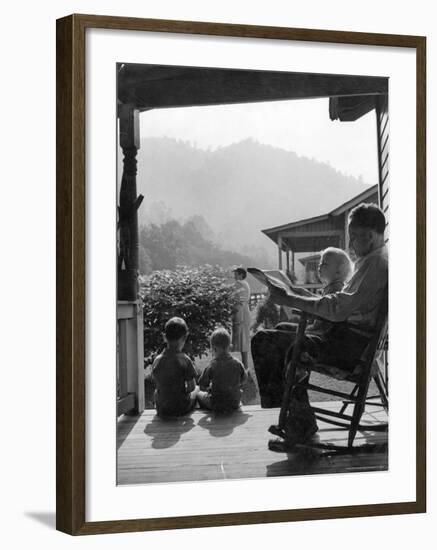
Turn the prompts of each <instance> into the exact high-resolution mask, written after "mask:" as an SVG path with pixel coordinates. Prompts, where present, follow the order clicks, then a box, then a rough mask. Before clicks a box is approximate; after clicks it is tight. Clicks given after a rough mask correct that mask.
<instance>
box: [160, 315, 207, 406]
mask: <svg viewBox="0 0 437 550" xmlns="http://www.w3.org/2000/svg"><path fill="white" fill-rule="evenodd" d="M187 336H188V327H187V324H186V323H185V321H184V320H183V319H181V318H180V317H172V318H171V319H170V320H169V321H167V323H166V324H165V328H164V340H165V342H166V345H167V347H166V349H165V350H164V351H163V352H162V353H161V354H160V355H158V357H157V358H156V359H155V361H154V363H153V366H152V378H153V380H154V382H155V384H156V391H155V405H156V412H157V413H158V416H181V415H184V414H186V413H188V412H189V411H191V410H192V409H193V408H194V406H195V404H196V395H197V390H198V388H197V386H196V376H197V372H196V370H195V368H194V366H193V363H192V361H191V359H190V358H189V357H188V355H186V354H185V353H183V351H182V349H183V347H184V345H185V341H186V339H187Z"/></svg>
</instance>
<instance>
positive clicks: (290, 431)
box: [252, 204, 388, 450]
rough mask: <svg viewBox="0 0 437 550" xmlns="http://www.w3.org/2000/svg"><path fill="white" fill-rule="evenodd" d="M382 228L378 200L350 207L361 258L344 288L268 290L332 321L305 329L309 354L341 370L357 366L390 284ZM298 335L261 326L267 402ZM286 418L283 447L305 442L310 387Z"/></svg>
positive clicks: (255, 350)
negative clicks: (302, 292) (318, 292)
mask: <svg viewBox="0 0 437 550" xmlns="http://www.w3.org/2000/svg"><path fill="white" fill-rule="evenodd" d="M384 229H385V217H384V214H383V212H382V211H381V210H380V208H378V207H377V206H376V205H374V204H360V205H359V206H357V207H356V208H354V209H353V210H352V211H351V212H350V214H349V220H348V233H349V245H350V248H351V249H352V250H353V251H354V252H355V255H356V257H357V260H356V262H355V266H354V273H353V275H352V277H351V279H350V280H349V282H348V283H347V284H346V285H345V287H344V288H343V290H341V291H338V292H333V293H332V294H326V295H324V296H299V295H297V294H295V293H294V292H292V291H285V290H281V289H278V288H273V287H272V288H271V289H270V292H271V298H272V300H273V301H274V302H275V303H277V304H280V305H286V306H289V307H294V308H296V309H300V310H302V311H305V312H307V313H309V314H313V315H317V316H318V317H321V318H323V319H326V320H327V321H331V324H330V325H329V328H328V330H327V331H326V332H324V333H320V334H312V333H310V332H308V333H307V334H306V336H305V343H304V351H305V352H306V353H305V355H306V356H309V357H311V358H314V359H315V360H316V361H317V362H322V363H325V364H328V365H329V364H333V365H336V366H339V367H341V368H343V369H348V370H353V369H354V368H355V365H356V362H357V361H358V360H359V358H360V356H361V354H362V353H363V351H364V349H365V347H366V345H367V343H368V342H369V338H370V336H371V335H372V331H373V327H374V325H375V322H376V316H377V313H378V308H379V304H380V303H381V298H382V296H383V292H384V289H385V288H386V285H387V280H388V257H387V250H386V248H385V246H384ZM294 338H295V334H294V333H293V332H291V331H290V332H287V331H275V330H273V331H260V332H258V333H257V334H256V335H255V336H254V338H253V340H252V356H253V361H254V364H255V371H256V373H257V376H258V382H259V386H260V392H261V404H262V405H263V406H280V402H281V398H282V392H283V373H282V370H283V367H284V362H285V354H286V351H287V349H288V348H289V346H290V345H291V344H292V343H293V341H294ZM278 390H280V391H279V392H278ZM273 391H276V392H277V394H273ZM263 394H264V395H263ZM288 419H289V420H288V426H287V427H286V430H285V431H286V442H285V444H284V445H282V446H283V447H284V449H281V450H286V449H287V448H291V447H292V446H293V445H294V444H296V443H299V442H304V441H305V440H306V439H307V438H309V437H311V435H313V434H314V433H315V431H317V424H316V421H315V418H314V415H313V413H312V410H311V408H310V406H309V401H308V395H307V392H306V390H304V389H302V388H299V390H298V391H295V392H293V396H292V401H291V403H290V414H289V415H288ZM278 450H279V449H278Z"/></svg>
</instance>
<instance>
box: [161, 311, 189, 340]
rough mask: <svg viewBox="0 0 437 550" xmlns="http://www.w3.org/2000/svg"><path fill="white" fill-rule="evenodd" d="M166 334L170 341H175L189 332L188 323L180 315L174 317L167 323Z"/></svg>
mask: <svg viewBox="0 0 437 550" xmlns="http://www.w3.org/2000/svg"><path fill="white" fill-rule="evenodd" d="M164 334H165V337H166V338H167V341H168V342H175V341H176V340H179V339H180V338H182V337H183V336H186V335H187V334H188V327H187V323H186V322H185V321H184V320H183V319H181V318H180V317H172V318H171V319H169V320H168V321H167V322H166V323H165V327H164Z"/></svg>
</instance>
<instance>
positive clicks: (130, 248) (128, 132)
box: [118, 105, 143, 301]
mask: <svg viewBox="0 0 437 550" xmlns="http://www.w3.org/2000/svg"><path fill="white" fill-rule="evenodd" d="M119 120H120V146H121V148H122V149H123V176H122V179H121V186H120V206H119V229H120V250H119V255H118V299H119V300H127V301H135V300H136V298H137V286H138V281H137V278H138V251H139V245H138V214H137V210H138V207H139V206H140V204H141V202H142V200H143V196H142V195H139V196H138V197H137V151H138V149H139V148H140V129H139V113H138V109H135V107H134V106H133V105H121V106H120V107H119Z"/></svg>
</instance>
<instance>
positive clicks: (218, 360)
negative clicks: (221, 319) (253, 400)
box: [197, 328, 247, 412]
mask: <svg viewBox="0 0 437 550" xmlns="http://www.w3.org/2000/svg"><path fill="white" fill-rule="evenodd" d="M210 342H211V350H212V354H213V360H212V361H211V363H210V364H209V365H208V366H207V367H206V369H205V370H204V371H203V373H202V375H201V377H200V380H199V386H200V391H199V392H198V394H197V399H198V401H199V403H200V406H201V407H204V408H206V409H209V410H213V411H215V412H231V411H234V410H237V409H238V408H239V407H240V400H241V394H242V389H241V387H242V385H243V383H244V382H245V380H246V378H247V372H246V369H245V368H244V367H243V364H242V363H241V362H240V361H239V360H238V359H236V358H235V357H233V356H232V355H231V352H230V348H231V337H230V335H229V333H228V331H227V330H225V329H224V328H218V329H216V330H215V331H214V332H213V333H212V335H211V339H210Z"/></svg>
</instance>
